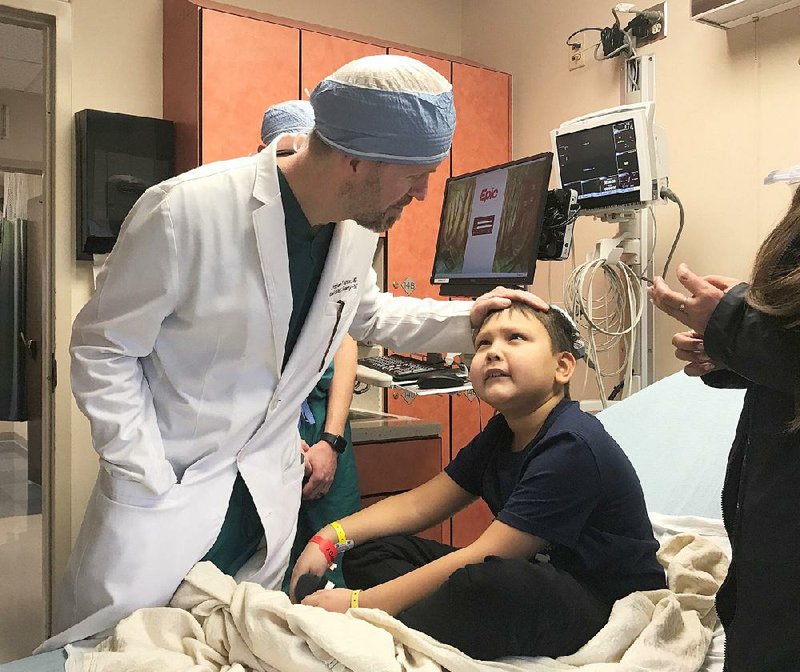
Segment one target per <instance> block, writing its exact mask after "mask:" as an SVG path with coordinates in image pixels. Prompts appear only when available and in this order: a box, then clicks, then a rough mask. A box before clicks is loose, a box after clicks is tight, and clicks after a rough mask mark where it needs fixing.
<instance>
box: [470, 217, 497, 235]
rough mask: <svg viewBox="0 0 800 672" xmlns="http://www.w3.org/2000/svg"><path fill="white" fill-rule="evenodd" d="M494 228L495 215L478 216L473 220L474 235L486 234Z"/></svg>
mask: <svg viewBox="0 0 800 672" xmlns="http://www.w3.org/2000/svg"><path fill="white" fill-rule="evenodd" d="M492 229H494V215H487V216H486V217H476V218H475V219H473V220H472V235H473V236H485V235H486V234H488V233H491V232H492Z"/></svg>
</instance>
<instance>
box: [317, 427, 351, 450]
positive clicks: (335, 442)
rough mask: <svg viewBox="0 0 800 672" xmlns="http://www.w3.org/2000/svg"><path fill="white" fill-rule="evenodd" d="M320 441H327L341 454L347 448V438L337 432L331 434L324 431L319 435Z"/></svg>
mask: <svg viewBox="0 0 800 672" xmlns="http://www.w3.org/2000/svg"><path fill="white" fill-rule="evenodd" d="M319 440H320V441H325V442H326V443H329V444H330V445H331V448H333V449H334V450H335V451H336V452H337V453H339V455H341V454H342V453H343V452H344V450H345V448H347V439H345V438H344V437H343V436H338V435H336V434H331V433H330V432H322V434H320V437H319Z"/></svg>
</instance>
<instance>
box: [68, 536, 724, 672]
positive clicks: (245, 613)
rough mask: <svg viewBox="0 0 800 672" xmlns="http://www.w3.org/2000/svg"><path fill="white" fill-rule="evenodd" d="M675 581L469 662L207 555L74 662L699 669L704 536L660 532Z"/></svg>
mask: <svg viewBox="0 0 800 672" xmlns="http://www.w3.org/2000/svg"><path fill="white" fill-rule="evenodd" d="M659 560H660V561H661V563H662V565H664V567H666V569H667V576H668V582H669V588H670V589H669V590H658V591H649V592H641V593H633V594H631V595H629V596H627V597H625V598H624V599H622V600H619V601H618V602H617V603H616V604H615V605H614V608H613V610H612V613H611V617H610V619H609V622H608V624H607V625H606V626H605V627H604V628H603V629H602V630H601V631H600V632H599V633H598V634H597V635H596V636H595V637H594V638H593V639H592V640H590V641H589V642H588V643H587V644H586V645H585V646H584V647H582V648H581V649H580V650H579V651H577V652H576V653H575V654H573V655H571V656H565V657H562V658H559V659H558V660H553V659H550V658H507V659H504V660H503V661H498V662H483V661H477V660H473V659H472V658H469V657H468V656H466V655H464V654H463V653H461V652H460V651H458V650H457V649H454V648H453V647H450V646H447V645H445V644H442V643H440V642H437V641H436V640H434V639H432V638H430V637H428V636H427V635H424V634H422V633H420V632H417V631H415V630H411V629H409V628H407V627H406V626H404V625H403V624H402V623H400V622H399V621H397V620H396V619H394V618H392V617H391V616H389V615H388V614H386V613H384V612H382V611H379V610H376V609H351V610H350V611H348V612H347V613H346V614H338V613H329V612H327V611H325V610H323V609H320V608H317V607H306V606H303V605H292V604H291V603H290V602H289V599H288V598H287V597H286V595H284V594H283V593H281V592H277V591H268V590H265V589H264V588H262V587H261V586H258V585H256V584H252V583H240V584H237V583H236V582H235V581H234V580H233V579H232V578H231V577H229V576H226V575H225V574H223V573H222V572H220V571H219V570H218V569H217V568H216V567H214V565H212V564H211V563H209V562H201V563H199V564H197V565H195V567H194V568H192V570H191V571H190V572H189V574H188V575H187V576H186V579H185V580H184V581H183V583H182V584H181V586H180V587H179V588H178V590H177V592H176V593H175V595H174V597H173V599H172V602H171V606H170V607H161V608H153V609H141V610H139V611H137V612H135V613H133V614H132V615H131V616H129V617H128V618H126V619H124V620H123V621H121V622H120V623H119V625H118V626H117V627H116V628H115V630H114V633H113V634H112V635H111V636H110V637H109V638H108V639H106V640H105V641H104V642H102V643H101V644H100V645H99V646H98V647H97V648H96V649H95V650H93V651H90V652H86V653H80V652H79V653H73V654H72V655H71V656H70V659H69V660H68V663H67V672H128V671H134V670H136V671H141V672H150V671H152V672H169V671H173V670H174V671H175V672H178V671H180V672H245V671H249V670H257V671H259V672H261V671H264V672H272V671H274V670H279V671H281V672H283V671H286V672H306V671H307V672H315V671H319V672H331V671H332V672H348V671H351V670H352V671H353V672H384V671H386V672H390V671H391V672H440V671H441V670H449V671H450V672H489V671H497V670H503V671H508V672H512V671H513V672H554V671H561V670H581V671H583V672H612V671H613V672H629V671H630V672H644V671H645V670H647V671H649V670H659V671H661V672H695V671H696V670H698V669H699V668H700V667H701V665H702V663H703V659H704V657H705V652H706V650H707V649H708V646H709V643H710V641H711V635H712V629H713V627H714V623H715V621H716V614H715V612H714V608H713V606H714V594H715V593H716V591H717V589H718V587H719V586H720V584H721V583H722V580H723V578H724V576H725V573H726V571H727V567H728V559H727V557H726V555H725V553H724V552H723V551H722V549H720V548H719V547H718V546H717V545H715V544H713V543H712V542H710V541H708V540H707V539H705V538H703V537H702V536H699V535H695V534H690V533H681V534H677V535H667V536H665V537H664V538H663V540H662V546H661V549H660V551H659Z"/></svg>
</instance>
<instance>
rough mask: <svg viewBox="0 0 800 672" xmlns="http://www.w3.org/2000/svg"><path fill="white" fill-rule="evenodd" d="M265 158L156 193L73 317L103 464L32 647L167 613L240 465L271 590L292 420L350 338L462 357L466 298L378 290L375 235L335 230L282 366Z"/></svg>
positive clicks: (280, 541)
mask: <svg viewBox="0 0 800 672" xmlns="http://www.w3.org/2000/svg"><path fill="white" fill-rule="evenodd" d="M274 147H275V145H274V143H273V145H271V146H270V147H269V148H267V149H266V150H264V151H263V152H261V153H260V154H259V155H257V156H253V157H247V158H244V159H237V160H234V161H226V162H221V163H215V164H211V165H208V166H203V167H201V168H198V169H196V170H193V171H191V172H189V173H186V174H184V175H181V176H178V177H176V178H173V179H171V180H168V181H167V182H164V183H162V184H160V185H157V186H155V187H152V188H151V189H149V190H148V191H147V192H146V193H145V194H144V195H143V196H142V198H141V199H140V200H139V201H138V202H137V203H136V205H135V206H134V208H133V210H132V211H131V213H130V215H129V216H128V219H127V220H126V222H125V225H124V227H123V230H122V232H121V234H120V237H119V240H118V241H117V244H116V246H115V247H114V251H113V252H112V253H111V256H110V257H109V259H108V262H107V263H106V266H105V268H104V269H103V271H102V272H101V274H100V277H99V279H98V288H97V291H96V293H95V294H94V296H93V297H92V298H91V300H90V301H89V302H88V303H87V304H86V306H85V307H84V308H83V310H82V311H81V312H80V314H79V315H78V317H77V318H76V320H75V325H74V328H73V338H72V345H71V352H72V387H73V392H74V394H75V397H76V399H77V401H78V404H79V406H80V407H81V409H82V410H83V412H84V413H85V414H86V415H87V416H88V418H89V419H90V421H91V425H92V438H93V442H94V447H95V449H96V450H97V452H98V453H99V455H100V462H101V469H100V473H99V476H98V479H97V483H96V484H95V487H94V491H93V492H92V495H91V499H90V500H89V504H88V509H87V511H86V515H85V518H84V521H83V525H82V527H81V531H80V534H79V535H78V539H77V541H76V544H75V547H74V548H73V551H72V555H71V557H70V561H69V565H68V568H67V572H66V576H65V579H64V582H63V585H62V590H61V595H60V599H59V600H58V602H57V604H56V612H55V627H54V631H55V632H56V633H58V634H57V635H56V636H54V637H53V638H51V639H50V640H48V641H47V642H45V644H44V645H42V647H40V650H47V649H52V648H56V647H58V646H62V645H64V644H65V643H67V642H70V641H76V640H79V639H83V638H85V637H88V636H91V635H93V634H95V633H97V632H100V631H102V630H104V629H105V628H108V627H110V626H113V625H114V624H116V623H117V622H118V621H119V620H120V619H121V618H123V617H125V616H126V615H128V614H129V613H131V612H132V611H134V610H135V609H137V608H140V607H146V606H155V605H165V604H167V602H168V601H169V599H170V597H171V596H172V593H173V592H174V590H175V589H176V588H177V586H178V584H179V583H180V581H181V579H182V578H183V577H184V575H185V574H186V573H187V572H188V570H189V569H190V568H191V567H192V565H193V564H194V563H195V562H197V561H198V560H199V559H200V558H202V557H203V556H204V555H205V553H206V552H207V551H208V550H209V548H210V547H211V545H212V544H213V542H214V540H215V539H216V537H217V534H218V532H219V530H220V527H221V525H222V522H223V519H224V517H225V512H226V510H227V505H228V499H229V497H230V493H231V488H232V485H233V482H234V479H235V477H236V473H237V470H238V471H239V472H240V473H241V474H242V477H243V478H244V481H245V483H246V484H247V487H248V489H249V490H250V492H251V493H252V496H253V500H254V502H255V505H256V508H257V510H258V513H259V516H260V518H261V521H262V523H263V525H264V531H265V537H266V545H267V556H266V561H265V563H264V564H263V566H262V567H261V568H260V569H258V571H256V572H255V573H254V574H253V575H252V576H250V577H248V580H251V581H256V582H258V583H261V584H262V585H264V586H265V587H268V588H277V587H279V586H280V583H281V580H282V578H283V575H284V572H285V570H286V567H287V564H288V557H289V551H290V548H291V546H292V541H293V538H294V534H295V529H296V520H297V510H298V507H299V504H300V494H301V481H302V477H303V466H302V464H301V462H300V447H299V436H298V433H297V423H298V414H299V408H300V405H301V403H302V401H303V399H305V398H306V397H307V396H308V394H309V392H310V391H311V389H312V388H313V387H314V385H315V384H316V382H317V380H318V379H319V377H320V376H321V374H322V372H323V371H324V370H325V369H326V367H327V366H328V364H329V363H330V361H331V359H332V358H333V355H334V353H335V352H336V350H337V348H338V347H339V344H340V343H341V340H342V338H343V337H344V335H345V334H346V333H347V332H348V331H349V332H350V333H351V334H352V335H353V337H354V338H356V339H359V340H362V341H363V340H368V341H371V342H377V343H381V344H383V345H386V346H388V347H391V348H393V349H396V350H399V351H402V352H442V351H463V350H467V349H469V348H470V347H471V341H470V330H469V319H468V313H469V308H470V306H471V303H470V302H439V301H431V300H417V299H411V298H396V297H392V296H391V295H388V294H382V293H380V292H379V291H378V288H377V286H376V276H375V272H374V271H373V270H372V268H371V262H372V258H373V254H374V251H375V247H376V244H377V236H376V234H373V233H371V232H369V231H367V230H366V229H363V228H361V227H359V226H358V225H357V224H356V223H355V222H353V221H343V222H340V223H339V224H337V226H336V229H335V233H334V236H333V240H332V241H331V245H330V251H329V253H328V258H327V261H326V264H325V268H324V271H323V274H322V277H321V279H320V282H319V288H318V290H317V293H316V295H315V297H314V301H313V304H312V306H311V309H310V311H309V313H308V316H307V319H306V322H305V325H304V327H303V330H302V333H301V334H300V337H299V339H298V341H297V344H296V346H295V348H294V351H293V353H292V355H291V357H290V358H289V360H288V362H287V364H286V367H285V369H284V370H283V371H281V363H282V362H283V358H284V347H285V343H286V334H287V331H288V325H289V317H290V315H291V311H292V293H291V286H290V282H289V265H288V255H287V250H286V235H285V228H284V215H283V207H282V203H281V197H280V191H279V187H278V181H277V172H276V164H275V152H274ZM322 188H324V185H323V186H322ZM401 226H402V224H401Z"/></svg>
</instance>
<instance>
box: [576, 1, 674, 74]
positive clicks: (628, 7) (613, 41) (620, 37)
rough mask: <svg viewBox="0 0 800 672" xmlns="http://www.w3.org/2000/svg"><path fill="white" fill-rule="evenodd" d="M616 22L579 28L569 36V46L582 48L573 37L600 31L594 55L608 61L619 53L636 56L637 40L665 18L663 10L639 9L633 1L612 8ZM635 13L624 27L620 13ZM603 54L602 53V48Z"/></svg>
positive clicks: (599, 59)
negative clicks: (608, 24) (601, 26)
mask: <svg viewBox="0 0 800 672" xmlns="http://www.w3.org/2000/svg"><path fill="white" fill-rule="evenodd" d="M611 13H612V14H613V15H614V23H613V24H612V25H611V26H608V27H605V28H597V27H587V28H579V29H578V30H576V31H575V32H573V33H572V34H570V36H569V37H568V38H567V46H569V47H571V48H572V49H580V48H581V45H580V44H579V43H577V42H571V41H570V40H572V38H573V37H575V36H576V35H579V34H580V33H585V32H589V31H596V32H598V33H600V42H598V44H596V45H595V48H594V57H595V59H596V60H598V61H607V60H609V59H611V58H614V57H616V56H619V55H623V54H624V55H627V56H636V40H637V39H639V40H641V39H643V38H645V37H647V36H648V35H649V34H650V30H651V27H652V26H653V25H655V24H658V23H660V22H662V21H663V20H664V15H663V14H662V13H661V12H658V11H654V10H638V9H636V6H635V5H634V4H633V3H629V2H620V3H618V4H616V5H614V7H612V8H611ZM621 13H622V14H635V16H634V17H633V19H631V20H630V21H629V22H628V24H627V25H626V26H625V28H623V27H622V21H621V19H620V16H619V15H620V14H621ZM601 47H602V49H603V55H602V56H601V55H600V48H601Z"/></svg>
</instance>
